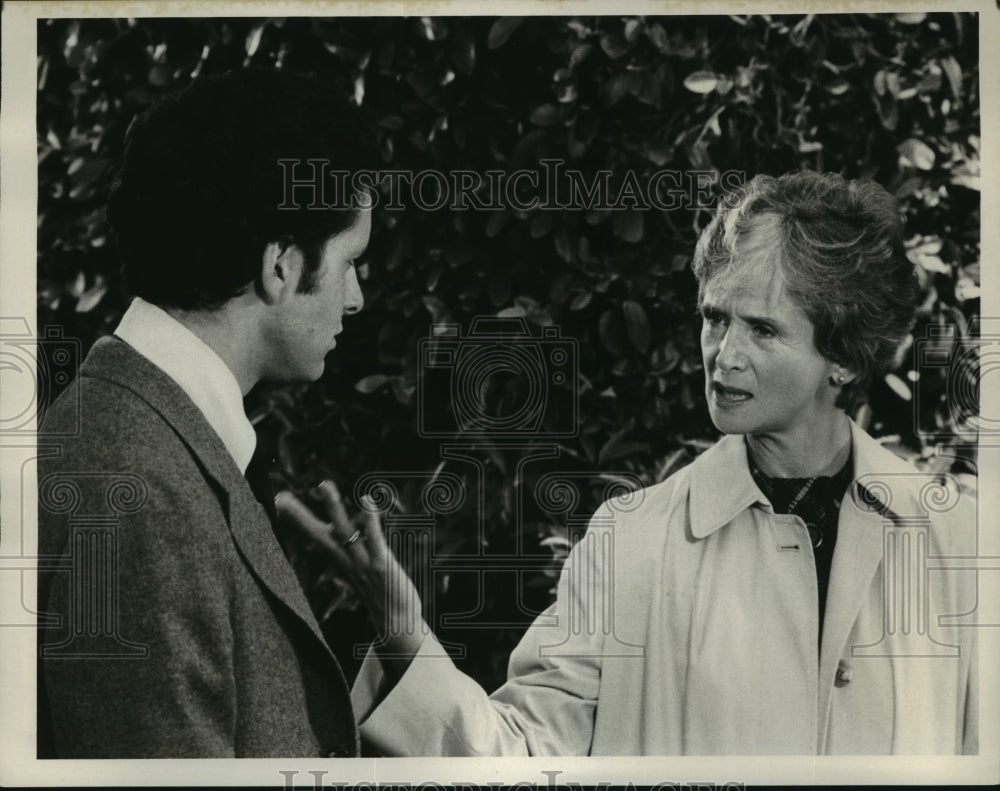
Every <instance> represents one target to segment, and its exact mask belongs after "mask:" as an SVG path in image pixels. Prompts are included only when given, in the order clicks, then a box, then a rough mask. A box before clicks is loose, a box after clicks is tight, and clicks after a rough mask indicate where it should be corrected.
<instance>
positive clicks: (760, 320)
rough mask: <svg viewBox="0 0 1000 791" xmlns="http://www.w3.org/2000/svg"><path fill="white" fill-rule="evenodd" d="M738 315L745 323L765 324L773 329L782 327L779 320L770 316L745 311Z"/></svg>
mask: <svg viewBox="0 0 1000 791" xmlns="http://www.w3.org/2000/svg"><path fill="white" fill-rule="evenodd" d="M739 317H740V319H742V320H743V321H745V322H746V323H747V324H766V325H767V326H768V327H774V328H775V329H782V328H783V327H784V325H783V324H782V323H781V322H780V321H778V320H777V319H776V318H773V317H772V316H750V315H747V314H746V313H740V314H739Z"/></svg>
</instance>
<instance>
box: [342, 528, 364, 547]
mask: <svg viewBox="0 0 1000 791" xmlns="http://www.w3.org/2000/svg"><path fill="white" fill-rule="evenodd" d="M359 538H361V531H360V530H355V531H354V535H352V536H351V537H350V538H349V539H347V540H346V541H345V542H344V546H345V547H349V546H350V545H351V544H353V543H354V542H355V541H357V540H358V539H359Z"/></svg>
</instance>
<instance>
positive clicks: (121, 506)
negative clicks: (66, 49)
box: [39, 69, 374, 758]
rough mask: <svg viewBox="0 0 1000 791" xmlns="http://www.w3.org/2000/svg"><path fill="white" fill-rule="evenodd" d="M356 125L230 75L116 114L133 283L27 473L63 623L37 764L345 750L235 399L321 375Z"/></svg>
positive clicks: (344, 254) (124, 246)
mask: <svg viewBox="0 0 1000 791" xmlns="http://www.w3.org/2000/svg"><path fill="white" fill-rule="evenodd" d="M370 140H371V135H370V134H368V133H366V131H365V130H364V128H363V126H362V124H361V122H360V119H359V117H358V114H357V113H356V111H355V110H354V108H352V107H351V106H350V105H349V104H348V103H347V102H346V101H345V100H344V99H343V98H342V97H341V96H339V95H338V94H337V92H336V91H335V90H332V89H330V88H327V87H326V86H325V85H323V84H322V83H320V82H319V81H317V80H314V79H312V78H307V77H302V76H296V75H292V74H288V73H283V72H280V71H269V70H252V69H248V70H243V71H238V72H232V73H229V74H226V75H223V76H221V77H211V78H206V79H202V80H199V81H196V82H195V83H193V84H192V85H191V86H190V87H189V88H188V89H186V90H185V91H183V92H182V93H180V94H178V95H176V96H174V97H171V98H169V99H167V100H164V101H163V102H161V103H160V104H159V105H157V106H156V107H154V108H152V109H151V110H150V111H148V112H146V113H145V114H143V115H142V116H141V117H139V118H138V119H136V121H135V122H134V123H133V125H132V127H131V128H130V129H129V132H128V135H127V139H126V149H125V155H124V157H123V161H122V165H121V168H120V172H119V174H118V177H117V179H116V181H115V184H114V188H113V191H112V196H111V199H110V203H109V209H108V216H109V220H110V222H111V224H112V226H113V228H114V231H115V234H116V237H117V240H118V244H119V246H120V249H121V252H122V255H123V259H124V272H125V276H126V279H127V282H128V283H129V285H130V287H131V289H132V290H133V291H134V292H135V294H136V298H135V300H134V301H133V302H132V304H131V306H130V307H129V309H128V311H127V312H126V313H125V315H124V317H123V318H122V321H121V323H120V325H119V326H118V328H117V329H116V331H115V334H114V336H112V337H110V338H104V339H101V340H100V341H98V342H97V344H95V346H94V347H93V349H92V350H91V352H90V354H89V355H88V357H87V359H86V361H85V362H84V364H83V366H82V367H81V370H80V380H79V383H80V387H79V392H80V409H81V412H80V418H79V419H80V431H79V433H78V435H77V436H75V437H73V438H71V439H69V440H68V441H66V442H65V443H64V445H63V446H62V448H61V452H60V454H59V455H58V456H56V457H53V458H47V459H44V460H42V461H41V463H40V464H39V533H40V539H39V545H40V554H41V555H43V556H44V557H51V558H60V557H61V558H65V559H68V560H69V561H70V562H69V563H68V564H67V566H68V568H66V569H64V570H62V571H50V572H46V573H43V574H42V575H41V577H40V580H39V610H40V613H41V614H42V616H41V617H40V623H44V622H46V621H47V620H48V622H51V621H52V618H51V616H56V620H58V622H59V623H60V624H61V628H42V629H41V630H40V632H39V635H40V637H39V642H40V646H41V650H40V656H39V663H40V667H39V670H40V672H39V683H40V696H39V698H40V706H39V723H40V725H39V745H40V749H39V752H40V755H41V756H43V757H60V758H140V757H169V758H176V757H243V756H286V757H292V756H353V755H357V753H358V737H357V730H356V727H355V724H354V717H353V714H352V710H351V705H350V697H349V691H348V687H347V684H346V682H345V680H344V677H343V675H342V673H341V671H340V668H339V666H338V664H337V662H336V659H335V658H334V656H333V654H332V652H331V650H330V648H329V646H328V645H327V643H326V642H325V640H324V638H323V635H322V633H321V631H320V629H319V626H318V624H317V622H316V619H315V618H314V616H313V614H312V612H311V610H310V608H309V605H308V603H307V602H306V599H305V596H304V594H303V591H302V589H301V587H300V586H299V583H298V581H297V579H296V578H295V575H294V573H293V570H292V568H291V567H290V565H289V564H288V562H287V560H286V559H285V557H284V556H283V554H282V551H281V548H280V546H279V544H278V541H277V539H276V537H275V534H274V532H273V530H272V526H273V517H274V506H273V502H272V501H271V497H270V496H268V494H267V493H266V492H267V488H268V487H267V485H266V468H264V467H262V466H261V464H260V457H259V455H255V447H256V437H255V434H254V430H253V427H252V426H251V425H250V423H249V422H248V420H247V418H246V415H245V414H244V411H243V402H242V399H243V396H245V395H246V394H247V393H248V392H249V391H250V389H251V388H253V387H254V385H255V384H257V383H258V382H260V381H262V380H279V381H311V380H315V379H317V378H319V377H320V376H321V375H322V373H323V370H324V358H325V356H326V354H327V353H328V352H330V350H332V349H333V348H334V346H335V345H336V341H335V337H336V335H337V334H338V333H339V332H340V331H341V330H342V329H343V325H342V319H343V316H345V315H349V314H352V313H355V312H357V311H358V310H359V309H360V308H361V307H362V304H363V298H362V294H361V290H360V287H359V285H358V280H357V275H356V272H355V269H354V266H353V264H354V260H355V259H356V258H358V257H359V256H360V255H362V253H363V252H364V250H365V247H366V245H367V243H368V237H369V234H370V231H371V216H370V213H371V212H370V209H369V208H367V206H368V202H367V201H366V200H365V198H366V197H367V196H366V195H364V194H354V195H348V196H346V197H345V198H342V199H341V203H340V204H339V205H338V204H334V203H332V201H333V200H334V198H333V195H334V191H333V190H332V189H327V187H329V186H330V184H329V183H328V182H329V180H330V179H332V178H334V176H333V175H332V174H333V173H335V172H337V171H340V172H357V171H358V170H359V169H361V168H369V167H370V166H371V164H372V163H373V162H374V156H373V155H372V152H371V151H370V149H369V144H370V143H369V141H370ZM310 176H314V177H315V178H316V181H315V183H312V184H310V183H308V181H309V178H308V177H310ZM303 185H304V186H303ZM290 189H294V190H295V191H296V194H291V192H290ZM310 192H311V193H312V194H310ZM342 192H343V191H342ZM73 406H74V405H73V404H71V403H69V400H68V399H62V400H59V401H57V402H56V403H55V404H54V405H53V407H52V408H51V410H50V411H49V413H48V415H47V416H46V421H45V425H44V427H43V431H44V432H54V433H61V431H60V430H61V429H62V428H65V427H67V426H68V425H69V422H70V421H72V420H73V419H74V409H73ZM254 484H256V485H254ZM67 504H69V505H67ZM109 514H110V515H111V519H110V520H108V519H106V518H105V519H104V521H103V522H102V521H101V519H100V518H98V519H97V520H96V521H95V515H102V516H103V517H107V516H108V515H109ZM92 561H93V562H92ZM47 616H48V618H47ZM46 742H49V744H50V749H49V750H46V749H44V748H43V747H42V745H43V744H45V743H46Z"/></svg>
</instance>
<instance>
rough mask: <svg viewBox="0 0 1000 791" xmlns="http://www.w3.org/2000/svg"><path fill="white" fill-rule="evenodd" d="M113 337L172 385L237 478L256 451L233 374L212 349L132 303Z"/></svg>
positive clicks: (153, 310) (160, 314)
mask: <svg viewBox="0 0 1000 791" xmlns="http://www.w3.org/2000/svg"><path fill="white" fill-rule="evenodd" d="M115 335H117V336H118V337H119V338H121V339H122V340H123V341H125V342H126V343H127V344H128V345H129V346H131V347H132V348H133V349H135V350H136V351H137V352H139V354H141V355H142V356H143V357H145V358H146V359H147V360H149V361H150V362H151V363H153V365H155V366H156V367H157V368H159V369H160V370H161V371H163V372H164V373H165V374H166V375H167V376H169V377H170V378H171V379H173V380H174V381H175V382H176V383H177V384H178V385H179V386H180V388H181V389H182V390H183V391H184V392H185V393H186V394H187V395H188V397H189V398H190V399H191V400H192V401H193V402H194V405H195V406H196V407H198V409H199V410H200V411H201V413H202V414H203V415H204V416H205V420H206V421H208V424H209V425H210V426H211V427H212V429H213V430H214V431H215V433H216V434H218V435H219V438H220V439H221V440H222V443H223V444H224V445H225V446H226V450H228V451H229V454H230V455H231V456H232V457H233V461H234V462H235V463H236V466H237V467H238V468H239V470H240V472H241V473H243V472H246V468H247V465H248V464H249V463H250V458H251V457H252V456H253V452H254V448H255V447H256V445H257V437H256V434H255V433H254V430H253V426H252V425H250V421H249V420H247V416H246V413H245V412H244V410H243V393H242V392H241V391H240V386H239V383H238V382H237V381H236V377H235V376H234V375H233V372H232V371H231V370H229V367H228V366H227V365H226V364H225V363H224V362H223V361H222V359H221V358H220V357H219V356H218V355H217V354H216V353H215V352H214V351H212V349H211V348H210V347H209V346H208V345H207V344H206V343H204V341H202V340H201V339H200V338H199V337H198V336H197V335H195V334H194V333H193V332H191V331H190V330H189V329H187V327H185V326H184V325H183V324H181V323H180V322H179V321H177V320H176V319H175V318H173V317H172V316H170V315H169V314H168V313H167V312H166V311H164V310H162V309H161V308H158V307H157V306H156V305H152V304H150V303H149V302H146V301H145V300H144V299H142V298H141V297H136V298H135V299H134V300H133V301H132V304H131V305H130V306H129V309H128V310H127V311H125V315H124V316H122V320H121V322H120V323H119V325H118V328H117V329H116V330H115Z"/></svg>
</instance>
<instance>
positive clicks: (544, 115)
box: [528, 104, 559, 126]
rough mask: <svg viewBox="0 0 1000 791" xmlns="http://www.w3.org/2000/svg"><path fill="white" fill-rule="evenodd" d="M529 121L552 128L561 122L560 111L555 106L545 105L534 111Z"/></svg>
mask: <svg viewBox="0 0 1000 791" xmlns="http://www.w3.org/2000/svg"><path fill="white" fill-rule="evenodd" d="M528 120H530V121H531V123H533V124H536V125H538V126H552V124H554V123H556V122H557V121H558V120H559V110H558V109H557V108H556V106H555V105H554V104H543V105H541V106H540V107H536V108H535V109H534V111H533V112H532V113H531V117H530V118H529V119H528Z"/></svg>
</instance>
